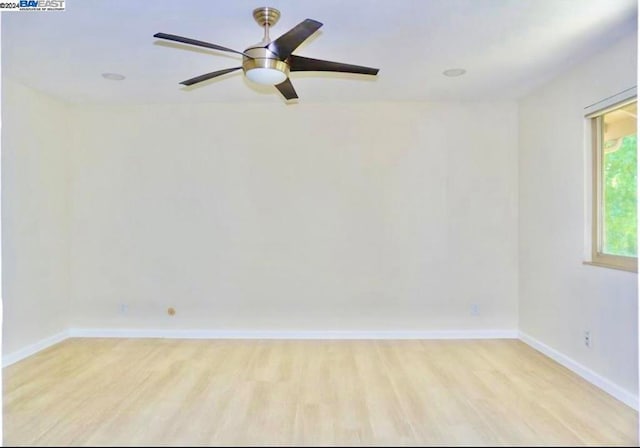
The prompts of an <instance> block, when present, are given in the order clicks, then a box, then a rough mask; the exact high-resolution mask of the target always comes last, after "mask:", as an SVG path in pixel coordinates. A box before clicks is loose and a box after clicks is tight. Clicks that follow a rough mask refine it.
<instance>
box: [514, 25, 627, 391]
mask: <svg viewBox="0 0 640 448" xmlns="http://www.w3.org/2000/svg"><path fill="white" fill-rule="evenodd" d="M636 47H637V35H632V36H628V37H627V38H625V39H623V40H621V41H620V42H618V43H617V44H616V45H614V46H612V47H611V48H610V49H608V50H606V51H604V52H603V53H600V54H597V55H595V56H593V57H592V58H591V59H590V60H588V61H587V62H585V63H583V64H581V65H579V66H577V67H575V68H574V69H573V70H571V71H570V72H568V73H566V74H564V75H563V76H561V77H559V78H557V79H555V80H554V81H553V82H551V83H549V84H547V85H544V86H542V87H540V88H539V89H537V90H536V91H534V92H532V93H531V94H530V95H528V96H527V97H526V98H524V99H522V101H520V103H519V107H520V138H519V140H520V142H519V146H520V161H519V172H520V175H519V186H520V196H519V204H520V209H519V211H520V224H519V229H520V232H519V240H520V244H519V259H520V269H519V271H520V287H519V297H520V329H521V331H522V332H524V333H526V334H528V335H529V336H532V337H534V338H535V339H537V340H539V341H541V342H542V343H544V344H546V345H548V346H550V347H551V348H553V349H555V350H557V351H559V352H561V353H562V354H564V355H566V356H567V357H569V358H571V359H573V360H574V361H576V362H578V363H579V364H582V365H583V366H585V367H587V368H588V369H591V370H593V371H594V372H595V373H596V374H598V375H600V376H602V377H603V378H605V379H607V380H609V381H611V382H613V383H614V384H616V385H617V386H619V387H621V388H623V389H626V390H627V391H629V392H631V393H632V394H636V395H637V392H638V343H637V334H638V319H637V316H638V313H637V306H638V305H637V299H638V295H637V274H635V273H630V272H624V271H617V270H612V269H606V268H602V267H594V266H587V265H583V264H582V262H583V261H584V249H585V247H584V244H585V243H584V241H585V188H587V187H586V186H585V168H584V167H585V141H584V126H585V120H584V110H583V108H584V107H585V106H588V105H590V104H592V103H595V102H597V101H600V100H602V99H604V98H606V97H608V96H610V95H612V94H615V93H617V92H620V91H622V90H624V89H627V88H629V87H633V86H635V85H636V77H637V75H636V69H637V48H636ZM584 330H590V331H591V335H592V339H593V343H592V347H591V348H587V347H585V345H584V344H583V332H584Z"/></svg>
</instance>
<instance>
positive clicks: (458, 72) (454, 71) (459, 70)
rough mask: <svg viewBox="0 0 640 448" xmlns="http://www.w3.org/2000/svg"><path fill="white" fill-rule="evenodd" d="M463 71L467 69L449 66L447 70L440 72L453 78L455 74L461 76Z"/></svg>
mask: <svg viewBox="0 0 640 448" xmlns="http://www.w3.org/2000/svg"><path fill="white" fill-rule="evenodd" d="M465 73H467V71H466V70H465V69H463V68H450V69H449V70H445V71H443V72H442V74H443V75H444V76H449V77H451V78H454V77H456V76H462V75H464V74H465Z"/></svg>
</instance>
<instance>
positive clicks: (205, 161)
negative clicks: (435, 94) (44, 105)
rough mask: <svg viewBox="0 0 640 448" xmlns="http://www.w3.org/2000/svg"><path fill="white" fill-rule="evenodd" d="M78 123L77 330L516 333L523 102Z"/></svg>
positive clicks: (220, 109)
mask: <svg viewBox="0 0 640 448" xmlns="http://www.w3.org/2000/svg"><path fill="white" fill-rule="evenodd" d="M73 122H74V132H76V133H77V138H78V140H77V147H76V150H77V152H76V154H75V155H74V157H73V164H72V183H71V197H72V205H71V207H72V227H71V238H72V240H71V278H72V300H73V307H72V313H73V326H76V327H85V328H86V327H94V328H95V327H98V328H104V327H116V328H123V327H124V328H176V329H193V328H199V329H233V330H247V329H251V330H285V331H286V330H474V329H500V330H515V329H516V328H517V312H518V311H517V212H516V211H517V108H516V104H515V103H513V102H496V103H460V104H452V103H449V104H444V103H443V104H436V103H434V104H418V103H370V104H367V103H363V104H305V103H304V102H300V104H298V105H293V106H285V105H251V104H238V103H235V104H200V105H184V106H178V105H176V106H159V105H150V106H136V107H134V106H128V107H125V106H123V107H113V108H102V107H90V106H78V107H77V108H75V110H74V112H73ZM472 303H477V304H479V305H480V316H477V317H476V316H471V315H470V306H471V304H472ZM121 304H126V305H127V306H128V310H127V311H126V312H125V313H122V312H121ZM168 306H174V307H175V308H176V310H177V314H176V315H175V316H174V317H168V316H167V313H166V309H167V307H168Z"/></svg>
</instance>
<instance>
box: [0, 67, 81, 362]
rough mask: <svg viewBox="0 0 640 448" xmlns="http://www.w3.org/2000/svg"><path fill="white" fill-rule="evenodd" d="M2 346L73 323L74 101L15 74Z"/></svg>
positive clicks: (8, 134)
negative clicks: (71, 202)
mask: <svg viewBox="0 0 640 448" xmlns="http://www.w3.org/2000/svg"><path fill="white" fill-rule="evenodd" d="M2 103H3V106H2V258H3V263H2V269H3V276H2V277H3V280H4V282H3V284H2V287H3V291H2V294H3V305H4V325H3V334H4V338H3V353H5V354H7V353H12V352H14V351H16V350H18V349H22V348H24V347H26V346H28V345H30V344H34V343H36V342H38V341H40V340H41V339H43V338H46V337H49V336H52V335H54V334H56V333H58V332H60V331H63V330H65V329H66V328H67V326H68V319H67V313H68V311H69V297H70V295H69V244H70V241H69V208H68V203H69V201H68V197H69V188H68V187H69V176H68V174H69V170H68V167H69V161H68V157H67V156H68V154H69V151H68V147H69V141H68V138H69V131H70V129H69V126H68V110H67V107H66V106H65V105H64V104H63V103H61V102H59V101H57V100H54V99H52V98H50V97H48V96H46V95H44V94H41V93H38V92H36V91H34V90H31V89H28V88H26V87H23V86H21V85H20V84H17V83H15V82H12V81H10V80H6V79H5V80H3V86H2Z"/></svg>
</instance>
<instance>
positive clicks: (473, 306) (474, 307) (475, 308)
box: [470, 303, 480, 316]
mask: <svg viewBox="0 0 640 448" xmlns="http://www.w3.org/2000/svg"><path fill="white" fill-rule="evenodd" d="M470 312H471V315H472V316H479V315H480V305H478V304H477V303H472V304H471V310H470Z"/></svg>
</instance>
